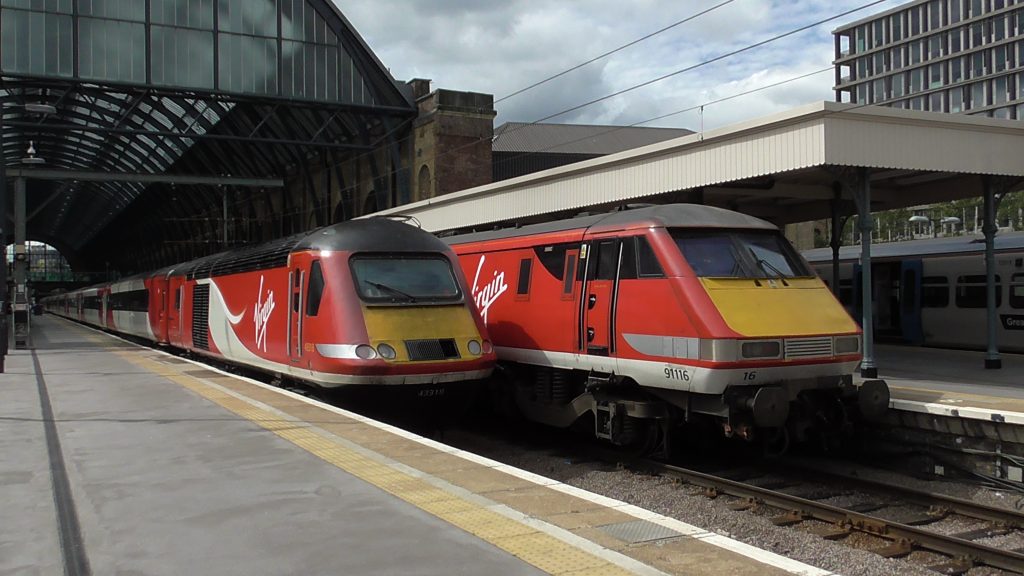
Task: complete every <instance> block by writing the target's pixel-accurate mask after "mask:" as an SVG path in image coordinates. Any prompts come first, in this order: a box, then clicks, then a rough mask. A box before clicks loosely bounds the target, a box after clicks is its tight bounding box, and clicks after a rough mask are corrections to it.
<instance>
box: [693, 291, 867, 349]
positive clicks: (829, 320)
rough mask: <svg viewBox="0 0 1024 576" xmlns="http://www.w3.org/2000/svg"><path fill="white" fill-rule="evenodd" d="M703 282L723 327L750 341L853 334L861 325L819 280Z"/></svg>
mask: <svg viewBox="0 0 1024 576" xmlns="http://www.w3.org/2000/svg"><path fill="white" fill-rule="evenodd" d="M758 282H760V284H761V285H760V286H757V284H756V283H755V282H754V280H750V279H733V278H701V283H702V284H704V288H705V289H706V290H707V292H708V295H709V296H710V297H711V301H712V302H714V303H715V307H716V308H717V309H718V312H719V313H720V314H721V315H722V318H723V319H724V320H725V323H726V324H728V325H729V328H732V329H733V330H735V331H736V332H738V333H739V334H741V335H743V336H748V337H755V338H756V337H762V336H810V335H818V334H836V333H849V332H856V331H857V330H858V326H857V323H856V322H854V321H853V319H851V318H850V315H849V314H847V313H846V310H844V309H843V307H842V306H841V305H840V304H839V302H837V301H836V299H835V298H834V297H833V296H832V293H831V292H830V291H829V289H828V287H827V286H825V283H824V282H822V281H821V280H819V279H818V278H791V279H786V282H787V283H788V284H789V286H785V285H783V283H782V281H781V280H769V279H763V278H762V279H758Z"/></svg>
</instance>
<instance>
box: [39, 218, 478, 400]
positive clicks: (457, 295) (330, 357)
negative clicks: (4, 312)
mask: <svg viewBox="0 0 1024 576" xmlns="http://www.w3.org/2000/svg"><path fill="white" fill-rule="evenodd" d="M44 306H45V307H46V308H47V309H48V310H49V311H50V312H52V313H55V314H58V315H62V316H66V317H69V318H72V319H75V320H79V321H81V322H84V323H87V324H92V325H94V326H98V327H100V328H104V329H107V330H110V331H113V332H118V333H123V334H130V335H133V336H136V337H140V338H144V339H146V340H150V341H152V342H156V343H158V344H162V345H167V346H171V347H174V348H179V349H182V350H186V351H188V352H191V353H195V354H199V355H204V356H210V357H213V358H217V359H220V360H223V361H227V362H230V363H234V364H239V365H243V366H246V367H249V368H254V369H257V370H260V371H263V372H267V373H270V374H273V375H275V376H277V377H279V378H282V379H291V380H295V381H299V382H304V383H307V384H311V385H313V386H316V387H319V388H324V389H362V390H369V389H380V390H384V389H386V390H387V391H388V392H389V397H391V398H394V399H395V401H405V399H409V398H411V399H413V400H415V399H424V398H434V399H438V398H441V399H443V398H445V397H453V396H460V395H461V396H464V394H457V393H462V392H468V393H472V391H473V390H475V389H477V388H478V387H479V383H480V381H482V380H484V379H486V378H487V377H488V376H489V375H490V373H491V370H492V368H493V366H494V362H495V353H494V350H493V348H492V346H491V342H490V340H488V337H487V331H486V329H485V326H484V324H483V321H482V319H481V318H480V316H479V314H477V312H476V310H475V308H474V306H473V305H472V303H471V301H470V291H469V287H468V286H467V285H466V281H465V279H464V277H463V275H462V273H461V270H460V269H459V267H458V264H457V261H456V259H455V256H454V254H453V253H452V251H451V249H449V248H448V246H447V245H445V244H444V243H443V242H441V241H440V240H438V239H437V238H435V237H434V236H433V235H431V234H428V233H426V232H424V231H422V230H420V229H418V228H416V227H414V226H411V225H409V224H406V223H403V222H397V221H393V220H388V219H383V218H371V219H367V220H358V221H349V222H343V223H341V224H337V225H333V226H328V227H325V228H321V229H318V230H314V231H312V232H306V233H303V234H299V235H296V236H291V237H288V238H283V239H280V240H276V241H273V242H270V243H266V244H260V245H257V246H252V247H245V248H240V249H237V250H231V251H228V252H223V253H220V254H215V255H212V256H208V257H205V258H201V259H199V260H194V261H191V262H186V263H183V264H180V265H177V266H172V267H168V268H164V269H162V270H158V271H155V272H151V273H148V274H142V275H138V276H134V277H131V278H126V279H123V280H119V281H116V282H112V283H107V284H103V285H100V286H93V287H89V288H86V289H83V290H78V291H75V292H70V293H67V294H62V295H59V296H53V297H50V298H47V299H46V300H45V301H44ZM396 392H403V393H406V394H404V395H402V394H399V395H397V396H396V394H395V393H396Z"/></svg>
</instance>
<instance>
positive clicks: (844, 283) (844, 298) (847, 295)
mask: <svg viewBox="0 0 1024 576" xmlns="http://www.w3.org/2000/svg"><path fill="white" fill-rule="evenodd" d="M839 303H840V304H842V305H843V306H850V305H852V304H853V280H850V279H849V278H847V279H846V280H842V279H841V280H839Z"/></svg>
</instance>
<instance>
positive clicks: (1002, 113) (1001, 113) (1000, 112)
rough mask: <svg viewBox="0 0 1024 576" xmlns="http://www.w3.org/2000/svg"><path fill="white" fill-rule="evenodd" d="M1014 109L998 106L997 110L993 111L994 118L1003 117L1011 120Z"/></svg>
mask: <svg viewBox="0 0 1024 576" xmlns="http://www.w3.org/2000/svg"><path fill="white" fill-rule="evenodd" d="M1012 111H1013V108H996V109H995V110H993V111H992V117H993V118H1002V119H1003V120H1009V119H1010V113H1011V112H1012Z"/></svg>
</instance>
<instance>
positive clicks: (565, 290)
mask: <svg viewBox="0 0 1024 576" xmlns="http://www.w3.org/2000/svg"><path fill="white" fill-rule="evenodd" d="M575 271H576V254H569V255H568V256H567V257H566V258H565V272H564V273H563V274H562V278H563V280H562V294H572V288H573V278H574V277H575V276H576V274H574V272H575Z"/></svg>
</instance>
